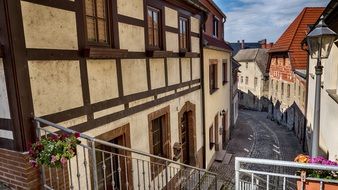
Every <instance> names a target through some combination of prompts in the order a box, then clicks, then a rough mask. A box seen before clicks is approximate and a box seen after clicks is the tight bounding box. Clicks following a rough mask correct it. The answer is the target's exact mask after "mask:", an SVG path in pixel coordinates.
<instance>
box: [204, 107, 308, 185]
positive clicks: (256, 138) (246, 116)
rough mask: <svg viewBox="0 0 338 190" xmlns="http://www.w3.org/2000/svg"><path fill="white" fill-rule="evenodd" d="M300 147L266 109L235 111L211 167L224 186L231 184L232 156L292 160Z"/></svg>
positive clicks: (292, 136) (232, 174) (300, 149)
mask: <svg viewBox="0 0 338 190" xmlns="http://www.w3.org/2000/svg"><path fill="white" fill-rule="evenodd" d="M299 153H302V147H301V146H300V144H299V143H298V140H297V138H296V136H295V135H294V133H293V131H289V130H288V129H287V128H285V127H283V126H280V125H278V124H276V123H274V122H273V121H271V120H269V119H267V113H265V112H256V111H248V110H240V111H239V119H238V123H237V125H236V127H235V129H234V131H233V135H232V138H231V140H230V141H229V143H228V145H227V148H226V155H225V157H224V159H223V161H222V162H218V161H215V162H214V163H213V166H212V167H211V171H213V172H216V173H218V174H219V178H220V180H222V181H224V182H225V183H226V186H227V187H228V188H229V187H232V186H233V185H234V181H233V180H234V177H235V167H234V164H235V157H252V158H262V159H273V160H286V161H292V160H293V159H294V158H295V157H296V156H297V155H298V154H299Z"/></svg>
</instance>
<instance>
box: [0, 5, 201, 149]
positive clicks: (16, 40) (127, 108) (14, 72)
mask: <svg viewBox="0 0 338 190" xmlns="http://www.w3.org/2000/svg"><path fill="white" fill-rule="evenodd" d="M1 1H3V2H4V4H3V5H2V4H0V6H1V7H0V12H2V13H0V15H1V16H2V14H3V15H4V16H3V17H2V18H3V19H2V18H0V27H1V28H4V30H5V31H4V32H2V34H0V45H1V46H0V58H3V61H4V69H5V73H6V75H5V76H6V85H7V86H8V97H9V103H10V110H11V117H12V118H13V119H11V120H10V121H6V130H7V128H8V130H11V131H12V132H13V136H14V139H15V140H7V141H6V143H3V144H4V145H5V146H6V148H10V149H15V150H18V151H26V150H27V148H28V145H29V144H31V143H32V142H33V141H34V138H35V130H34V124H33V122H32V118H33V117H34V109H33V98H32V90H31V85H30V76H29V71H28V66H29V64H28V62H29V61H52V60H53V61H54V60H67V61H69V60H73V61H74V60H76V61H78V63H79V67H80V68H79V69H80V77H81V79H80V80H81V89H82V97H83V106H81V107H76V108H72V109H68V110H65V111H62V112H58V113H52V114H49V115H44V116H42V117H43V118H44V119H47V120H49V121H51V122H55V123H60V122H63V121H68V120H71V119H75V118H78V117H81V116H86V117H87V122H86V123H81V124H78V125H75V126H73V127H71V128H72V129H75V130H78V131H79V132H84V131H86V130H89V129H93V128H95V127H99V126H102V125H104V124H107V123H110V122H113V121H115V120H118V119H121V118H124V117H127V116H129V115H132V114H135V113H138V112H140V111H143V110H146V109H149V108H151V107H154V106H157V105H160V104H163V103H166V102H168V101H170V100H173V99H176V98H178V97H181V96H184V95H187V94H189V93H192V92H195V91H198V90H200V89H201V79H195V80H193V79H192V78H193V77H192V76H193V75H192V72H193V65H192V62H193V61H192V58H200V57H201V53H195V52H191V49H192V48H191V37H197V38H200V37H201V35H200V34H199V33H194V32H189V35H188V38H189V39H188V42H189V44H190V45H189V46H188V49H187V51H185V52H183V51H178V52H173V51H168V50H167V44H166V43H167V42H166V32H171V33H175V34H177V35H179V29H178V28H173V27H169V26H166V23H165V7H169V8H172V9H174V10H176V11H177V12H178V16H179V17H184V18H187V19H188V20H189V25H191V22H190V17H191V16H194V17H196V18H197V19H200V18H201V15H200V13H201V12H202V10H200V9H198V8H197V7H194V6H189V5H188V3H186V2H184V1H181V0H161V1H158V0H144V1H143V2H144V20H140V19H136V18H132V17H129V16H125V15H121V14H118V11H117V1H111V3H109V7H110V8H109V11H108V12H110V13H109V14H111V15H109V23H110V24H109V26H107V27H108V28H109V37H108V41H109V46H107V47H101V46H92V45H91V44H90V43H89V42H88V40H87V30H86V27H87V26H86V22H85V11H84V10H85V5H84V1H82V0H75V1H69V0H58V1H57V2H56V1H55V0H22V1H25V2H29V3H33V4H37V5H41V6H46V7H52V8H56V9H61V10H64V11H69V12H74V13H75V17H76V18H75V20H76V29H77V44H78V49H75V50H70V49H43V48H26V44H25V31H24V28H23V19H22V13H21V1H20V0H0V2H1ZM147 6H152V7H155V8H157V9H159V10H160V11H161V15H162V16H161V17H160V23H161V25H162V27H161V29H160V36H159V37H160V41H161V43H160V44H161V46H160V49H156V50H149V47H148V45H147V44H148V35H147V28H148V27H147ZM9 23H10V24H9ZM119 23H125V24H129V25H133V26H138V27H143V28H144V31H145V32H144V33H145V34H144V35H145V51H143V52H141V51H139V52H131V51H128V50H125V49H120V48H121V47H120V38H119ZM188 29H189V31H190V26H189V27H188ZM152 58H161V59H163V60H164V78H165V85H164V86H163V87H160V88H156V89H152V81H151V76H150V74H151V73H150V72H151V71H150V59H152ZM167 58H178V61H179V78H180V80H179V83H178V84H174V85H169V81H168V80H169V79H168V75H169V73H168V60H167ZM182 58H189V59H190V76H189V77H190V81H187V82H182V61H181V59H182ZM88 59H114V60H115V61H116V74H117V86H118V97H117V98H113V99H108V100H105V101H101V102H97V103H91V100H90V91H89V79H88V68H87V60H88ZM123 59H144V60H145V61H146V72H147V91H145V92H138V93H134V94H131V95H125V93H124V86H123V85H124V84H123V77H122V74H123V72H122V61H121V60H123ZM182 88H184V90H182ZM172 91H174V92H175V93H174V94H171V95H167V96H164V97H163V96H161V95H162V94H163V93H168V92H172ZM149 97H154V99H153V100H152V101H148V102H146V103H143V104H141V105H137V106H131V105H132V104H131V103H132V102H133V101H137V100H140V99H144V98H149ZM120 105H124V110H122V111H118V112H116V113H112V114H109V115H106V116H103V117H99V118H94V113H95V112H99V111H103V110H105V109H109V108H112V107H115V106H120ZM14 118H15V119H14ZM8 122H9V123H8ZM4 141H5V140H3V139H0V143H1V142H4Z"/></svg>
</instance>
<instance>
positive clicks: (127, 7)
mask: <svg viewBox="0 0 338 190" xmlns="http://www.w3.org/2000/svg"><path fill="white" fill-rule="evenodd" d="M117 12H118V14H121V15H125V16H129V17H132V18H137V19H140V20H144V12H143V0H128V1H126V0H117Z"/></svg>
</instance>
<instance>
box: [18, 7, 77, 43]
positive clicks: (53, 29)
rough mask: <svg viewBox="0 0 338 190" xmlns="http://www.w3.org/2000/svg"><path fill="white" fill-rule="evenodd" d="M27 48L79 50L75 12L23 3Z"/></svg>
mask: <svg viewBox="0 0 338 190" xmlns="http://www.w3.org/2000/svg"><path fill="white" fill-rule="evenodd" d="M21 9H22V19H23V26H24V32H25V41H26V47H27V48H46V49H78V41H77V30H76V15H75V12H70V11H65V10H61V9H56V8H52V7H47V6H43V5H38V4H34V3H30V2H27V1H21Z"/></svg>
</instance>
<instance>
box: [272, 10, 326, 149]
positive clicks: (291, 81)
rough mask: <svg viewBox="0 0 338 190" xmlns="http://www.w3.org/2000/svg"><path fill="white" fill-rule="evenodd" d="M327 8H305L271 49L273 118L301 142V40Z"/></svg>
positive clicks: (303, 83)
mask: <svg viewBox="0 0 338 190" xmlns="http://www.w3.org/2000/svg"><path fill="white" fill-rule="evenodd" d="M323 10H324V8H321V7H306V8H304V9H303V10H302V12H301V13H300V14H299V15H298V16H297V17H296V18H295V20H294V21H293V22H292V23H291V24H290V26H289V27H288V28H287V29H286V30H285V32H284V33H283V34H282V36H281V37H280V38H279V39H278V41H277V42H276V43H275V44H274V46H273V47H272V48H271V49H270V50H269V60H270V61H269V63H268V67H267V69H268V71H269V80H270V85H269V86H270V89H269V97H270V98H271V100H272V102H273V104H274V107H273V109H271V110H270V113H271V115H272V118H273V119H275V120H277V121H278V122H279V123H282V124H283V125H286V126H287V127H288V128H289V129H294V131H295V133H296V135H297V137H298V138H299V140H300V142H301V143H302V144H303V145H305V144H304V142H305V102H306V100H305V98H306V79H305V78H304V76H305V74H306V67H307V62H308V58H307V57H308V56H307V52H306V51H305V50H303V48H302V45H301V42H302V40H303V39H304V38H305V36H306V34H307V32H308V31H309V28H310V26H312V25H313V24H315V22H316V20H317V19H318V18H319V16H320V15H321V13H322V12H323Z"/></svg>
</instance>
